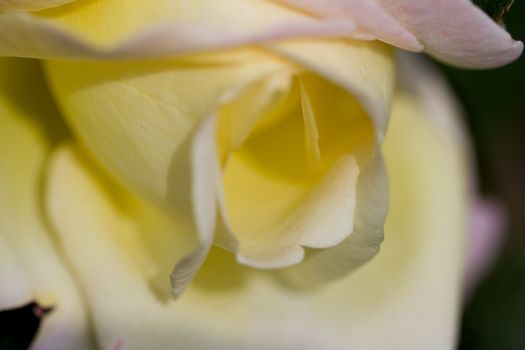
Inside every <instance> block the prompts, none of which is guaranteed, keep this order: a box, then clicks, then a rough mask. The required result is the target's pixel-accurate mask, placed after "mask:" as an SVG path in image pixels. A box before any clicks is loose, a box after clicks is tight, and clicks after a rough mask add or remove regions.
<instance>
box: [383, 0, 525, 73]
mask: <svg viewBox="0 0 525 350" xmlns="http://www.w3.org/2000/svg"><path fill="white" fill-rule="evenodd" d="M380 2H381V4H382V5H383V6H384V7H385V8H386V9H387V10H388V11H389V12H390V13H391V14H392V16H394V17H395V18H396V19H397V20H398V21H399V22H400V23H402V24H403V25H404V26H405V27H406V28H407V29H408V30H410V31H411V32H412V33H414V35H415V36H416V37H417V38H418V39H419V40H420V41H421V42H422V43H423V45H424V46H425V51H426V52H427V53H429V54H430V55H431V56H434V57H436V58H437V59H439V60H442V61H444V62H446V63H449V64H452V65H455V66H458V67H466V68H494V67H498V66H502V65H504V64H507V63H509V62H512V61H514V60H515V59H516V58H518V57H519V56H520V55H521V52H522V51H523V43H522V42H520V41H515V40H513V39H512V37H511V36H510V35H509V33H507V32H506V31H505V29H503V28H502V27H501V26H499V25H498V24H497V23H495V22H494V21H493V20H492V19H491V18H490V17H489V16H487V15H486V14H485V13H484V12H483V11H482V10H481V9H479V8H478V7H477V6H476V5H474V4H473V3H472V2H471V1H470V0H442V1H439V2H436V1H433V0H403V1H399V0H380Z"/></svg>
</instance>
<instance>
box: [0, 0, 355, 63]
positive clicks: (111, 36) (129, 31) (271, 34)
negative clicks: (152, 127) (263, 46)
mask: <svg viewBox="0 0 525 350" xmlns="http://www.w3.org/2000/svg"><path fill="white" fill-rule="evenodd" d="M200 8H205V9H206V10H205V11H203V10H198V9H200ZM115 13H119V21H115V20H114V14H115ZM240 13H242V14H243V15H242V16H240V15H238V14H240ZM101 29H102V30H101ZM354 30H355V26H354V24H353V23H349V22H348V21H338V20H319V19H316V18H312V17H310V16H306V15H305V14H301V13H299V12H297V11H292V10H290V9H286V8H283V7H282V6H278V5H276V4H272V3H269V2H265V1H260V0H249V1H246V0H232V1H228V2H227V3H224V2H220V3H219V2H217V1H213V0H195V1H193V2H192V3H191V5H188V3H187V2H186V1H180V0H179V1H169V0H161V1H156V2H155V5H154V6H151V3H150V2H149V1H146V0H133V1H127V2H122V1H118V0H106V1H98V2H93V1H78V2H74V3H72V4H69V5H65V6H62V7H59V8H57V9H51V10H47V11H42V12H39V13H37V14H28V13H4V14H0V55H1V56H22V57H33V58H35V57H36V58H84V59H85V58H91V59H93V58H95V59H96V58H98V59H100V58H145V57H159V56H162V57H167V56H174V55H176V54H180V53H184V52H186V53H187V52H194V51H203V50H210V49H217V48H225V47H233V46H240V45H252V44H254V43H258V42H266V41H274V40H279V39H287V38H295V37H309V36H339V37H340V36H351V35H352V33H353V32H354Z"/></svg>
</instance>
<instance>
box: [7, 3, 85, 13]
mask: <svg viewBox="0 0 525 350" xmlns="http://www.w3.org/2000/svg"><path fill="white" fill-rule="evenodd" d="M73 1H75V0H0V11H13V10H16V11H20V10H24V11H37V10H43V9H47V8H51V7H56V6H61V5H64V4H67V3H69V2H73Z"/></svg>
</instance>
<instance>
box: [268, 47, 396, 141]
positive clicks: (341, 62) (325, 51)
mask: <svg viewBox="0 0 525 350" xmlns="http://www.w3.org/2000/svg"><path fill="white" fill-rule="evenodd" d="M265 47H266V48H267V49H269V50H271V51H272V52H275V53H276V54H278V55H282V56H284V57H286V58H287V59H289V60H291V61H293V62H295V63H297V64H299V65H301V66H303V67H305V68H306V69H307V70H309V71H313V72H315V73H317V74H318V75H320V76H322V77H324V78H325V79H326V80H328V81H330V82H332V83H334V84H335V85H337V86H339V87H341V88H343V89H345V90H346V91H348V92H349V93H350V94H351V95H353V96H354V97H355V98H357V99H358V100H359V102H360V103H361V104H362V105H363V107H364V108H365V110H366V111H367V112H368V114H369V116H370V118H371V119H372V120H373V122H374V127H375V132H376V139H377V142H378V143H381V142H382V140H383V138H384V134H385V131H386V127H387V125H388V116H389V108H390V102H391V96H392V90H393V85H394V69H395V67H394V61H393V60H392V51H391V50H390V48H389V47H388V46H387V45H383V44H381V43H367V42H360V41H357V40H356V41H346V42H345V41H339V40H308V41H302V42H286V43H280V44H268V45H265ZM320 55H322V57H323V60H319V57H320Z"/></svg>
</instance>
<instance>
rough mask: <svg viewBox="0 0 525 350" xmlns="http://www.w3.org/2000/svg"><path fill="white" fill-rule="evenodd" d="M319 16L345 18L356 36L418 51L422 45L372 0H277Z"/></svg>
mask: <svg viewBox="0 0 525 350" xmlns="http://www.w3.org/2000/svg"><path fill="white" fill-rule="evenodd" d="M278 1H280V2H282V3H285V4H289V5H292V6H295V7H297V8H300V9H302V10H306V11H309V12H312V13H315V14H317V15H320V16H321V17H322V18H337V19H345V20H347V21H350V22H352V23H355V24H356V26H357V33H356V34H355V36H356V37H358V38H359V37H360V38H362V39H366V40H374V39H378V40H382V41H384V42H386V43H389V44H391V45H394V46H398V47H400V48H403V49H406V50H410V51H421V50H422V49H423V45H422V44H421V43H420V42H419V41H418V39H417V38H416V37H415V36H414V34H412V33H411V32H410V31H409V30H407V29H406V28H404V27H403V26H402V25H401V24H400V23H399V22H398V21H397V20H396V19H395V18H394V17H392V15H390V14H389V13H388V12H387V11H386V10H385V9H384V8H383V7H382V6H381V5H380V4H379V3H378V2H377V1H375V0H331V1H323V2H319V1H316V0H278Z"/></svg>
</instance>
